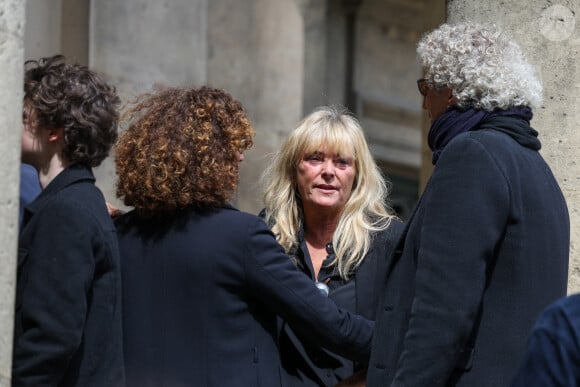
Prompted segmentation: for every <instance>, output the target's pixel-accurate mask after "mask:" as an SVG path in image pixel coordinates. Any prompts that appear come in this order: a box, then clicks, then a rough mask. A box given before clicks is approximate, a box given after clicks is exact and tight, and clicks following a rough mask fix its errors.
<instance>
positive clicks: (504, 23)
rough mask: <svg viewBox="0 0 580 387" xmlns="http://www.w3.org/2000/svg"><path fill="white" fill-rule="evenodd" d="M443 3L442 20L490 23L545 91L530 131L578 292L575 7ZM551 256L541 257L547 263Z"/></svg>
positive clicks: (579, 142)
mask: <svg viewBox="0 0 580 387" xmlns="http://www.w3.org/2000/svg"><path fill="white" fill-rule="evenodd" d="M558 3H560V4H553V2H552V1H549V0H527V1H525V2H523V1H512V2H510V1H501V0H488V1H479V0H447V20H448V22H450V23H455V22H462V21H466V20H471V21H477V22H487V23H491V22H493V23H495V24H497V25H498V26H500V27H501V28H502V29H504V30H505V31H507V32H508V33H509V34H510V35H511V36H512V37H513V38H514V39H515V40H516V41H518V43H520V45H521V46H522V47H523V49H524V51H525V52H526V55H527V56H528V59H529V60H530V62H531V63H532V64H533V65H534V66H535V67H536V69H537V71H538V75H539V76H540V79H541V81H542V83H543V86H544V104H543V106H542V108H541V109H538V110H537V111H535V112H534V114H535V116H534V119H533V121H532V126H534V128H536V129H537V130H538V131H539V132H540V140H541V141H542V150H541V152H542V155H543V156H544V157H545V159H546V160H547V162H548V164H549V165H550V167H551V168H552V170H553V171H554V174H555V175H556V178H557V179H558V181H559V183H560V187H561V188H562V191H563V192H564V195H565V196H566V200H567V202H568V209H569V211H570V228H571V244H570V274H569V283H568V291H569V292H570V293H573V292H578V291H580V250H579V246H578V244H579V243H580V161H579V158H578V149H580V132H579V131H578V122H579V121H580V104H579V102H580V100H579V98H580V93H579V87H580V64H579V61H578V59H579V57H580V55H579V49H580V30H579V29H578V28H575V27H576V16H575V15H576V13H577V12H578V11H579V9H578V2H577V1H573V0H562V1H559V2H558ZM549 258H550V257H546V259H549Z"/></svg>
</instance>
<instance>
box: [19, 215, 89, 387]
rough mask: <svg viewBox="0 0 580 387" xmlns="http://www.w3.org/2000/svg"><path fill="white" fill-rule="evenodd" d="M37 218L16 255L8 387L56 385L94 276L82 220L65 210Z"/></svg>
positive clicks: (74, 345) (78, 336) (77, 341)
mask: <svg viewBox="0 0 580 387" xmlns="http://www.w3.org/2000/svg"><path fill="white" fill-rule="evenodd" d="M46 210H50V211H46ZM37 216H38V220H36V221H35V223H34V226H35V230H34V232H35V235H34V238H33V239H32V244H31V246H29V247H30V248H29V250H28V251H21V252H20V253H21V254H23V255H24V257H23V260H22V261H21V262H19V273H18V281H19V283H18V284H17V302H16V314H17V315H18V321H19V325H20V327H19V329H18V331H19V332H18V335H17V336H15V337H14V357H13V375H12V382H13V385H14V386H56V385H59V382H60V381H61V380H62V378H63V376H64V373H65V371H66V369H67V366H68V364H69V362H70V360H71V358H72V356H73V355H74V353H75V351H76V350H77V349H78V348H79V346H80V345H81V340H82V333H83V326H84V323H85V317H86V314H87V299H88V297H89V292H90V286H91V283H92V278H93V273H94V258H93V252H92V248H91V235H90V232H89V224H88V223H89V222H87V219H82V218H81V216H80V214H79V212H78V211H75V210H73V209H71V208H70V206H67V205H60V206H56V208H55V206H52V207H51V208H46V209H44V210H43V211H42V212H41V213H39V214H37ZM31 226H32V225H31ZM20 265H22V266H21V267H20Z"/></svg>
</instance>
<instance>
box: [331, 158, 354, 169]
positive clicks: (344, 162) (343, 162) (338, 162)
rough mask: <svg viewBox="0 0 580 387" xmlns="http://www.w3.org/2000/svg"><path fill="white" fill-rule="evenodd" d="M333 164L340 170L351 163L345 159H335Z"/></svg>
mask: <svg viewBox="0 0 580 387" xmlns="http://www.w3.org/2000/svg"><path fill="white" fill-rule="evenodd" d="M334 163H335V164H336V165H337V166H338V167H340V168H346V167H348V166H349V165H351V163H352V162H351V161H350V160H347V159H336V160H335V161H334Z"/></svg>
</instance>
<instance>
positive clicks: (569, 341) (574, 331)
mask: <svg viewBox="0 0 580 387" xmlns="http://www.w3.org/2000/svg"><path fill="white" fill-rule="evenodd" d="M522 360H523V361H522V364H521V366H520V369H519V371H518V374H517V376H516V378H515V380H514V382H513V384H512V385H511V386H512V387H569V386H578V385H580V294H574V295H571V296H568V297H564V298H561V299H559V300H558V301H556V302H554V303H553V304H551V305H550V306H549V307H548V308H546V309H545V310H544V311H543V312H542V314H541V315H540V317H539V318H538V321H537V322H536V325H535V326H534V330H533V331H532V334H531V335H530V338H529V340H528V346H527V350H526V354H525V356H524V357H523V359H522Z"/></svg>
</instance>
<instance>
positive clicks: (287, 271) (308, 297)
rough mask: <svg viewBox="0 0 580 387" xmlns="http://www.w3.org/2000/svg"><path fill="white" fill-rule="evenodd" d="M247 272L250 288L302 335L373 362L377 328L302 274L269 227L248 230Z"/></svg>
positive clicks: (257, 225) (262, 225) (260, 223)
mask: <svg viewBox="0 0 580 387" xmlns="http://www.w3.org/2000/svg"><path fill="white" fill-rule="evenodd" d="M246 251H247V253H246V254H245V255H246V261H245V266H246V267H245V272H246V275H247V279H246V280H247V282H248V286H250V288H251V289H252V291H253V292H254V294H255V295H256V296H257V297H258V298H260V299H261V300H262V301H263V302H264V303H265V304H266V305H267V307H268V308H270V309H271V310H273V311H274V312H275V313H276V314H278V315H279V316H281V317H282V318H283V319H284V320H286V321H287V322H288V323H289V324H290V326H291V327H292V328H293V329H294V330H295V331H297V332H300V335H301V336H303V337H305V338H306V339H308V340H311V341H312V342H314V343H316V344H318V345H321V346H323V347H326V348H327V349H330V350H332V351H333V352H336V353H338V354H340V355H343V356H345V357H348V358H350V359H354V360H359V361H368V357H369V353H370V345H371V339H372V330H373V325H374V323H373V322H371V321H369V320H366V319H364V318H363V317H360V316H357V315H353V314H350V313H348V312H346V311H343V310H340V309H338V308H337V306H336V305H335V304H334V302H332V301H331V300H330V299H328V298H327V297H325V296H323V295H322V294H321V293H320V291H319V290H318V289H317V288H316V286H315V285H314V283H313V282H312V281H311V280H310V279H309V278H308V277H306V276H305V275H303V274H302V273H300V272H299V271H298V270H297V269H296V268H295V267H294V265H292V263H291V261H290V258H289V257H288V256H287V255H286V254H284V251H283V249H282V247H281V246H280V245H279V244H278V243H277V242H276V239H275V238H274V235H273V234H272V232H271V231H270V230H269V229H268V227H267V226H266V224H265V223H264V222H263V221H262V220H260V219H256V221H255V224H254V225H252V227H250V228H249V235H248V238H247V244H246Z"/></svg>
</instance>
